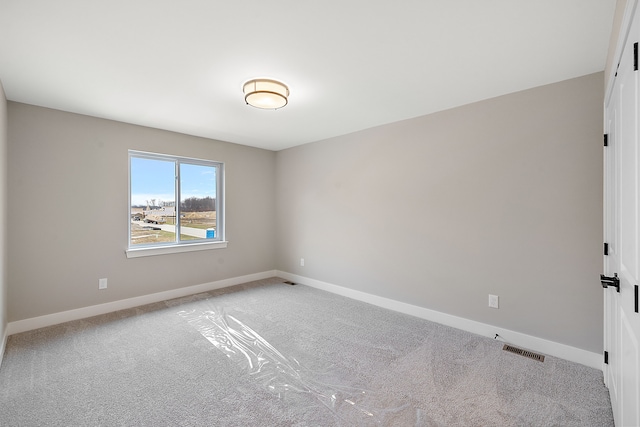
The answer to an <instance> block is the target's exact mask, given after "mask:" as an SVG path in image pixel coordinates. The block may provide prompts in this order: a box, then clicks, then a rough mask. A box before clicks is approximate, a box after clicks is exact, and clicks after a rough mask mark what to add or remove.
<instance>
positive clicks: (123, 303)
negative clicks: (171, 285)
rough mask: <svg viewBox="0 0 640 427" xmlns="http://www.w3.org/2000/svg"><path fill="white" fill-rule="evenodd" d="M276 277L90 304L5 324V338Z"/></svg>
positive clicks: (264, 275) (250, 277)
mask: <svg viewBox="0 0 640 427" xmlns="http://www.w3.org/2000/svg"><path fill="white" fill-rule="evenodd" d="M274 276H276V271H275V270H271V271H264V272H262V273H255V274H249V275H246V276H239V277H233V278H230V279H224V280H218V281H215V282H209V283H203V284H200V285H194V286H188V287H186V288H179V289H172V290H170V291H164V292H157V293H155V294H150V295H143V296H139V297H135V298H128V299H124V300H119V301H113V302H108V303H105V304H98V305H92V306H89V307H82V308H77V309H75V310H69V311H63V312H60V313H53V314H47V315H45V316H39V317H32V318H30V319H24V320H17V321H15V322H10V323H9V325H7V331H6V334H5V335H6V336H8V335H13V334H18V333H20V332H26V331H31V330H33V329H38V328H43V327H46V326H52V325H57V324H60V323H64V322H69V321H72V320H79V319H86V318H87V317H92V316H97V315H100V314H106V313H112V312H114V311H118V310H124V309H127V308H133V307H139V306H141V305H145V304H151V303H155V302H161V301H166V300H169V299H173V298H180V297H185V296H188V295H193V294H197V293H201V292H207V291H212V290H215V289H221V288H226V287H229V286H234V285H240V284H242V283H247V282H252V281H254V280H262V279H268V278H269V277H274Z"/></svg>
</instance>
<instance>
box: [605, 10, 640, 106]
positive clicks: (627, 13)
mask: <svg viewBox="0 0 640 427" xmlns="http://www.w3.org/2000/svg"><path fill="white" fill-rule="evenodd" d="M637 4H638V0H628V1H627V4H626V6H625V9H624V13H623V15H622V22H620V28H619V30H620V33H619V34H618V41H617V44H616V47H615V48H614V49H615V51H614V52H615V53H614V54H613V67H614V69H612V70H611V74H610V75H609V81H608V82H605V83H606V86H605V91H604V105H605V106H606V105H608V104H609V97H610V96H611V92H612V91H613V84H614V81H615V79H616V75H617V74H618V73H617V68H618V64H620V59H621V57H622V51H623V50H624V46H625V44H626V43H627V37H628V36H629V31H630V30H631V21H632V20H633V16H634V12H635V9H636V6H637ZM605 111H606V107H605Z"/></svg>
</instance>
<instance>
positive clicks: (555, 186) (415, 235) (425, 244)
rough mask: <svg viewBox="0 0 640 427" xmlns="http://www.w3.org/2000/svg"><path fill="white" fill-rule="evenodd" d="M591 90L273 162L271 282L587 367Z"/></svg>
mask: <svg viewBox="0 0 640 427" xmlns="http://www.w3.org/2000/svg"><path fill="white" fill-rule="evenodd" d="M603 78H604V75H603V73H597V74H592V75H588V76H584V77H581V78H577V79H572V80H568V81H564V82H560V83H557V84H552V85H548V86H543V87H539V88H535V89H532V90H527V91H523V92H518V93H514V94H510V95H506V96H502V97H499V98H494V99H490V100H486V101H482V102H478V103H475V104H471V105H467V106H463V107H459V108H455V109H452V110H448V111H444V112H440V113H436V114H432V115H428V116H424V117H419V118H415V119H411V120H407V121H403V122H398V123H394V124H390V125H385V126H381V127H377V128H373V129H369V130H366V131H362V132H357V133H354V134H350V135H346V136H342V137H337V138H332V139H329V140H325V141H321V142H317V143H312V144H307V145H303V146H299V147H295V148H291V149H288V150H284V151H280V152H278V154H277V181H276V182H277V207H276V220H277V237H278V245H277V248H278V256H277V263H278V269H280V270H283V271H287V272H290V273H294V274H299V275H302V276H305V277H308V278H312V279H316V280H321V281H324V282H328V283H332V284H336V285H340V286H344V287H347V288H351V289H355V290H359V291H364V292H368V293H371V294H375V295H379V296H383V297H387V298H391V299H394V300H398V301H402V302H407V303H411V304H414V305H418V306H422V307H426V308H429V309H433V310H437V311H440V312H444V313H448V314H452V315H456V316H460V317H464V318H467V319H471V320H475V321H479V322H483V323H487V324H491V325H496V326H499V327H503V328H507V329H511V330H514V331H518V332H521V333H525V334H529V335H533V336H536V337H540V338H544V339H549V340H552V341H556V342H560V343H564V344H567V345H570V346H574V347H577V348H582V349H585V350H588V351H593V352H600V351H601V349H602V316H603V313H602V289H601V287H600V284H599V282H598V275H599V273H600V272H601V264H602V114H603V112H602V96H603V93H602V92H603ZM301 257H304V258H305V266H304V267H301V266H300V258H301ZM490 293H491V294H496V295H499V296H500V309H498V310H496V309H490V308H488V307H487V298H488V294H490Z"/></svg>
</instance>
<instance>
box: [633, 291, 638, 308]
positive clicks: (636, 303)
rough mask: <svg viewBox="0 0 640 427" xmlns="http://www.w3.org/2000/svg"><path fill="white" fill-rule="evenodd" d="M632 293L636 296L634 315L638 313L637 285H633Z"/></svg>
mask: <svg viewBox="0 0 640 427" xmlns="http://www.w3.org/2000/svg"><path fill="white" fill-rule="evenodd" d="M633 292H634V293H635V294H636V295H635V296H636V313H638V285H635V287H634V291H633Z"/></svg>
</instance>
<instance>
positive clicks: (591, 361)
mask: <svg viewBox="0 0 640 427" xmlns="http://www.w3.org/2000/svg"><path fill="white" fill-rule="evenodd" d="M276 275H277V276H278V277H282V278H283V279H286V280H290V281H292V282H295V283H300V284H303V285H307V286H311V287H313V288H317V289H321V290H323V291H328V292H331V293H334V294H338V295H342V296H344V297H347V298H352V299H355V300H358V301H363V302H366V303H369V304H373V305H377V306H378V307H383V308H386V309H389V310H394V311H398V312H400V313H405V314H409V315H411V316H415V317H419V318H421V319H425V320H430V321H432V322H436V323H440V324H442V325H446V326H451V327H453V328H457V329H462V330H464V331H467V332H471V333H474V334H478V335H482V336H486V337H491V338H493V337H494V336H495V334H499V335H500V336H501V337H502V338H503V339H504V340H505V341H507V342H509V343H510V344H514V345H517V346H520V347H525V348H527V349H529V350H533V351H536V352H540V353H544V354H548V355H550V356H555V357H559V358H561V359H565V360H569V361H571V362H576V363H580V364H582V365H586V366H589V367H591V368H594V369H598V370H602V355H601V354H598V353H593V352H591V351H587V350H582V349H579V348H576V347H571V346H568V345H565V344H560V343H557V342H554V341H549V340H545V339H543V338H538V337H534V336H531V335H527V334H523V333H520V332H515V331H511V330H509V329H503V328H499V327H497V326H492V325H488V324H486V323H481V322H476V321H475V320H469V319H465V318H462V317H457V316H452V315H450V314H446V313H442V312H439V311H435V310H430V309H428V308H424V307H418V306H416V305H411V304H407V303H404V302H400V301H396V300H392V299H389V298H384V297H380V296H377V295H373V294H369V293H366V292H362V291H356V290H354V289H349V288H345V287H342V286H338V285H333V284H331V283H326V282H322V281H320V280H315V279H310V278H308V277H303V276H298V275H296V274H291V273H287V272H284V271H276Z"/></svg>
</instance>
